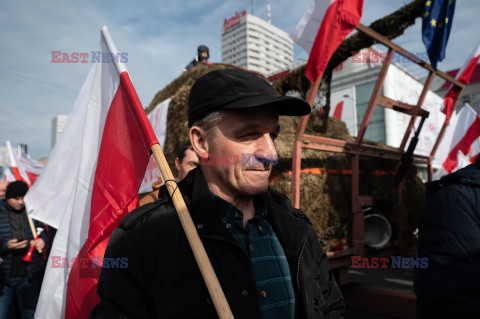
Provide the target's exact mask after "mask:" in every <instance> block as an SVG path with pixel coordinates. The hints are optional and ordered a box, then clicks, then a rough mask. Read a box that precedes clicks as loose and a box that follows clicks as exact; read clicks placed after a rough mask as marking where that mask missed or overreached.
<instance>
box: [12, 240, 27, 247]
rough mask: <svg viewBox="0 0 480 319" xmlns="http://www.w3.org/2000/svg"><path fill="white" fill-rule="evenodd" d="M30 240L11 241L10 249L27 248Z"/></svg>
mask: <svg viewBox="0 0 480 319" xmlns="http://www.w3.org/2000/svg"><path fill="white" fill-rule="evenodd" d="M27 243H28V240H26V239H25V240H22V241H20V242H19V241H18V240H17V239H10V240H9V241H8V242H7V247H8V249H23V248H25V247H27Z"/></svg>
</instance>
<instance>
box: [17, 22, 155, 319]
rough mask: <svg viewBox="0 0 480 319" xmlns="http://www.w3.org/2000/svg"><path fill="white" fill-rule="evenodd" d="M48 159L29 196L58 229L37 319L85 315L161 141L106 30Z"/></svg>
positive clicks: (31, 205)
mask: <svg viewBox="0 0 480 319" xmlns="http://www.w3.org/2000/svg"><path fill="white" fill-rule="evenodd" d="M100 48H101V51H102V55H101V59H102V61H101V63H96V64H95V65H94V66H93V68H92V70H91V71H90V73H89V75H88V77H87V80H86V81H85V83H84V85H83V87H82V89H81V91H80V93H79V96H78V98H77V100H76V102H75V105H74V108H73V110H72V112H71V114H70V116H69V118H68V122H67V124H66V126H65V129H64V131H63V133H62V135H61V136H60V139H59V140H58V141H57V143H56V144H55V147H54V149H53V151H52V153H51V156H50V159H49V161H48V162H47V165H46V166H45V168H44V171H43V172H42V174H41V175H40V176H39V178H38V180H37V182H36V183H35V184H34V185H33V186H32V188H31V190H30V191H29V193H28V194H27V196H26V199H25V200H26V203H27V209H28V211H29V212H30V215H31V216H32V217H34V218H35V219H37V220H40V221H42V222H44V223H47V224H49V225H51V226H53V227H55V228H57V229H58V232H57V234H56V236H55V240H54V243H53V246H52V251H51V253H50V258H49V260H48V264H47V270H46V273H45V277H44V280H43V283H42V290H41V293H40V298H39V301H38V305H37V310H36V313H35V317H36V318H41V319H44V318H45V319H47V318H67V319H69V318H87V317H88V315H89V313H90V311H91V309H92V308H93V307H94V306H95V305H96V304H97V303H98V302H99V298H98V296H97V295H96V286H97V283H98V276H99V274H100V270H101V269H100V268H99V267H97V266H101V263H102V260H103V256H104V252H105V248H106V246H107V243H108V240H109V238H110V235H111V233H112V231H113V230H114V228H116V227H117V226H118V224H119V222H120V220H121V219H122V218H123V217H124V216H125V215H126V214H127V213H128V212H130V211H131V210H133V209H134V208H136V207H138V202H139V201H138V189H139V187H140V183H141V181H142V178H143V176H144V174H145V168H146V167H147V164H148V160H149V158H150V153H151V152H150V147H151V146H152V145H154V144H157V143H158V141H157V139H156V137H155V134H154V132H153V130H152V127H151V126H150V123H149V122H148V119H147V116H146V114H145V112H144V110H143V107H142V105H141V103H140V100H139V99H138V96H137V94H136V92H135V89H134V87H133V85H132V82H131V80H130V77H129V75H128V73H127V69H126V67H125V65H124V64H122V63H120V62H119V55H120V53H119V52H118V50H117V49H116V47H115V45H114V44H113V42H112V40H111V38H110V35H109V33H108V30H107V28H106V27H105V26H104V27H103V28H102V30H101V37H100Z"/></svg>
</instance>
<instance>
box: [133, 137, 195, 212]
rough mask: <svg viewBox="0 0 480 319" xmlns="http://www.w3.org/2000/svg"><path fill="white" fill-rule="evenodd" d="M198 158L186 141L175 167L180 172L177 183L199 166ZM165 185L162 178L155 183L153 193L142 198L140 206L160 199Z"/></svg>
mask: <svg viewBox="0 0 480 319" xmlns="http://www.w3.org/2000/svg"><path fill="white" fill-rule="evenodd" d="M198 164H199V163H198V156H197V154H195V152H194V151H193V148H192V145H191V144H190V141H189V140H186V141H185V142H183V143H182V145H181V146H180V149H179V150H178V155H177V158H175V167H176V168H177V171H178V176H177V178H176V179H175V180H176V181H177V182H179V181H181V180H182V179H184V178H185V176H187V174H188V172H190V171H191V170H192V169H194V168H195V167H197V166H198ZM162 185H163V180H162V179H161V178H160V179H159V180H157V181H156V182H155V183H153V185H152V188H153V191H151V192H150V193H148V194H146V195H144V196H143V197H141V198H140V204H139V205H140V206H142V205H145V204H148V203H151V202H154V201H156V200H157V199H158V190H159V189H160V187H162Z"/></svg>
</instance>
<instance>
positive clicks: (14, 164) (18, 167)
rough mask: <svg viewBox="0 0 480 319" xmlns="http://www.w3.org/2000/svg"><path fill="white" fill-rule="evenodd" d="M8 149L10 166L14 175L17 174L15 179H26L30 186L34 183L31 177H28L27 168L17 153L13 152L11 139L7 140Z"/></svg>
mask: <svg viewBox="0 0 480 319" xmlns="http://www.w3.org/2000/svg"><path fill="white" fill-rule="evenodd" d="M7 149H8V155H9V157H10V166H11V168H12V172H13V176H15V179H16V180H17V181H24V182H25V183H27V184H28V186H30V185H32V183H31V182H30V178H28V174H27V172H26V171H25V168H24V167H23V165H22V163H21V162H20V161H19V160H18V159H17V157H16V156H15V153H14V152H13V148H12V144H10V141H7Z"/></svg>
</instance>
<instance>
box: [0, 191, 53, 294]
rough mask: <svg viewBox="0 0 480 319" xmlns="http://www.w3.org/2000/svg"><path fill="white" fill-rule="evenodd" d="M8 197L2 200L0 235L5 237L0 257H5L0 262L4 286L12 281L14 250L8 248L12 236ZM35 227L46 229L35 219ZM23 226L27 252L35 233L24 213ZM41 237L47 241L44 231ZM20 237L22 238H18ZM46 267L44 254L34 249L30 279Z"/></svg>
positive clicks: (29, 266)
mask: <svg viewBox="0 0 480 319" xmlns="http://www.w3.org/2000/svg"><path fill="white" fill-rule="evenodd" d="M4 201H6V199H4V200H0V236H1V237H2V238H3V241H2V245H1V250H0V257H1V258H2V259H3V262H2V263H1V264H0V287H3V286H4V285H5V284H9V283H10V265H11V253H12V251H11V250H10V249H9V248H8V245H7V244H8V241H9V240H11V239H15V238H12V232H11V227H10V215H9V212H8V210H7V208H6V207H5V203H4ZM33 223H34V225H35V227H41V228H43V229H44V230H45V226H44V225H43V223H41V222H39V221H36V220H34V221H33ZM23 225H24V226H23V228H24V229H25V239H28V244H27V247H26V248H25V253H26V252H27V250H28V248H30V240H33V235H32V232H31V230H30V225H29V224H28V219H27V215H26V214H25V215H24V218H23ZM40 238H42V239H43V241H44V242H45V243H46V242H47V237H46V235H45V233H44V232H42V233H41V234H40ZM17 239H20V238H17ZM43 268H44V264H43V262H42V255H41V254H39V253H38V252H37V250H33V254H32V262H31V263H30V264H29V265H28V279H30V280H31V279H34V278H37V277H38V276H40V275H41V274H42V271H43Z"/></svg>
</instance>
